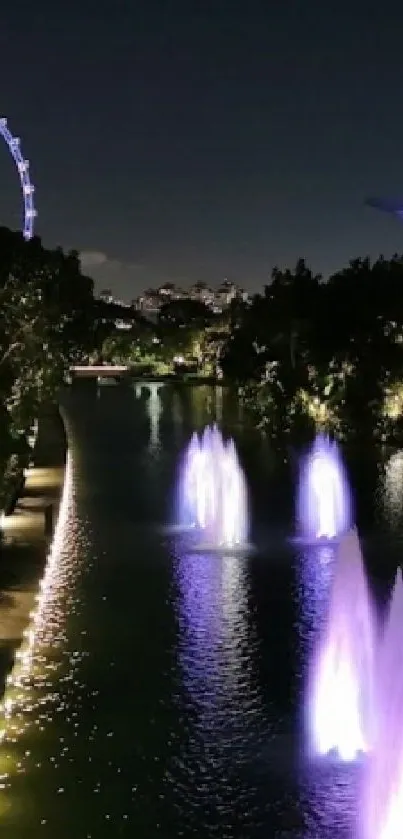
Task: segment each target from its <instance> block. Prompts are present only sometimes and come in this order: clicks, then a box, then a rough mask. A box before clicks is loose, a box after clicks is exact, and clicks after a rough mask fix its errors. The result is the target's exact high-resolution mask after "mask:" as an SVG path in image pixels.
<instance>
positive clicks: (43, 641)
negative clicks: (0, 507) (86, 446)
mask: <svg viewBox="0 0 403 839" xmlns="http://www.w3.org/2000/svg"><path fill="white" fill-rule="evenodd" d="M74 483H75V478H74V463H73V457H72V455H71V453H70V452H69V454H68V457H67V464H66V470H65V481H64V487H63V493H62V498H61V503H60V508H59V517H58V521H57V524H56V528H55V532H54V538H53V543H52V546H51V549H50V552H49V556H48V559H47V563H46V567H45V573H44V576H43V578H42V581H41V583H40V588H39V594H38V595H37V598H36V601H37V604H36V608H35V609H34V611H33V612H32V613H31V622H30V625H29V627H28V629H27V630H26V632H25V633H24V637H25V640H24V643H23V645H22V647H21V649H20V650H19V651H18V653H17V656H16V663H15V666H14V668H13V670H12V672H11V674H10V676H9V677H8V682H7V688H6V693H5V696H4V700H3V704H2V713H3V718H4V724H3V730H2V744H1V751H0V764H1V781H2V785H1V787H2V790H3V793H2V795H3V802H2V808H1V809H2V812H3V811H5V810H8V809H9V811H10V813H9V818H10V822H9V823H8V822H7V824H9V827H10V831H9V833H10V835H11V831H12V829H13V827H15V823H18V824H19V826H20V828H19V829H20V831H21V832H19V833H18V836H20V835H21V836H25V835H26V833H25V832H23V831H24V827H27V823H29V824H30V826H31V829H33V830H35V827H36V825H38V826H39V825H40V824H45V823H46V820H42V821H41V816H43V813H42V814H41V813H40V810H39V807H40V805H39V804H38V802H37V801H34V798H33V797H32V800H31V798H30V795H29V790H28V789H26V788H24V798H23V811H24V815H23V816H22V814H21V812H20V810H19V807H20V802H19V800H18V794H19V793H18V790H19V787H18V786H17V783H18V781H17V779H18V778H19V776H24V775H29V778H30V786H32V785H33V784H34V783H35V775H36V773H38V772H42V771H43V769H42V766H43V763H44V762H45V753H46V746H45V744H46V745H47V746H49V744H50V742H51V741H48V739H47V738H48V737H49V732H48V729H50V727H51V726H52V725H56V724H57V722H58V723H59V724H61V721H62V720H63V721H64V723H65V725H67V726H69V727H71V728H72V729H73V730H74V731H75V734H76V736H77V735H78V733H79V730H80V715H79V713H78V709H79V700H78V697H79V693H80V683H79V681H78V678H77V676H78V672H79V669H80V665H81V662H82V660H83V658H85V656H86V651H85V647H86V641H85V637H84V636H85V635H86V633H85V632H83V633H82V636H83V637H82V638H77V639H76V646H75V647H74V649H72V648H69V646H68V623H69V620H70V619H71V618H72V617H75V616H76V615H78V613H79V611H80V609H81V604H80V601H79V599H78V598H77V577H78V568H79V567H80V566H81V557H82V554H81V552H82V548H83V544H84V542H85V535H84V532H83V531H82V529H81V525H80V523H79V521H78V520H77V518H76V512H75V499H74ZM73 694H74V696H75V699H74V702H72V701H71V698H72V695H73ZM50 748H51V750H52V751H51V753H50V754H49V755H47V756H46V763H47V764H48V766H49V767H52V769H53V773H52V774H54V773H55V772H56V773H57V772H58V771H59V769H60V767H61V766H63V765H64V764H66V763H67V762H68V761H69V749H68V747H67V746H65V743H64V738H62V737H60V739H59V740H58V739H56V740H54V741H53V745H50ZM56 777H57V776H55V778H56ZM36 783H39V784H41V783H42V787H43V780H42V782H41V781H40V779H39V780H38V779H37V781H36ZM53 783H54V781H53ZM47 784H49V776H48V778H47ZM56 784H57V781H56ZM43 791H44V792H45V789H43ZM7 830H8V828H7ZM9 833H8V834H7V835H9ZM12 835H14V834H12ZM15 835H16V836H17V833H16V834H15Z"/></svg>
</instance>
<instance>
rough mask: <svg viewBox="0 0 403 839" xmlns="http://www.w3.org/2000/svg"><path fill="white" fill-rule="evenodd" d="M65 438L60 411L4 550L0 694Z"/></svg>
mask: <svg viewBox="0 0 403 839" xmlns="http://www.w3.org/2000/svg"><path fill="white" fill-rule="evenodd" d="M64 457H65V435H64V428H63V423H62V420H61V418H60V415H59V414H58V412H57V409H56V408H53V409H52V410H51V411H48V412H47V413H44V414H43V415H42V417H41V418H40V421H39V429H38V437H37V441H36V445H35V451H34V466H32V467H31V468H30V469H28V470H27V471H26V479H25V483H24V487H23V489H22V492H21V494H20V497H19V499H18V501H17V504H16V506H15V509H14V512H13V513H12V514H11V515H9V516H6V517H5V519H4V523H3V527H2V530H3V535H2V541H1V545H0V692H1V693H3V690H4V683H5V679H6V676H7V673H8V672H9V670H10V669H11V667H12V664H13V661H14V657H15V652H16V649H17V648H18V647H19V645H20V644H21V641H22V638H23V632H24V630H25V629H26V627H27V625H28V622H29V614H30V612H31V610H32V609H33V607H34V603H35V596H36V593H37V591H38V586H39V581H40V578H41V577H42V574H43V570H44V566H45V561H46V556H47V551H48V545H49V539H50V538H51V534H52V529H53V526H54V522H55V520H56V517H57V509H58V503H59V498H60V493H61V488H62V485H63V475H64Z"/></svg>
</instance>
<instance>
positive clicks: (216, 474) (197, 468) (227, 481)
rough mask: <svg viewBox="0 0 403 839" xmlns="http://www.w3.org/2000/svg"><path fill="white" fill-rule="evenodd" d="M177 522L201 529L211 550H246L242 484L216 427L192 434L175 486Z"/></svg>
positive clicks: (229, 444)
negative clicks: (198, 433) (244, 548)
mask: <svg viewBox="0 0 403 839" xmlns="http://www.w3.org/2000/svg"><path fill="white" fill-rule="evenodd" d="M179 521H180V524H182V525H185V526H186V525H188V526H189V525H190V526H192V525H193V526H194V527H196V528H198V529H199V530H201V531H202V532H203V534H204V536H205V538H206V540H207V542H208V545H209V546H210V547H211V548H217V549H219V548H233V547H246V546H247V539H248V529H249V517H248V500H247V489H246V482H245V477H244V473H243V470H242V467H241V465H240V462H239V458H238V454H237V451H236V448H235V444H234V441H233V440H232V439H229V440H224V438H223V435H222V433H221V431H219V429H218V428H217V427H216V426H212V427H210V426H208V427H206V428H205V429H204V431H203V434H202V435H201V437H199V436H198V435H197V434H194V435H193V436H192V438H191V440H190V443H189V445H188V448H187V450H186V452H185V456H184V461H183V465H182V472H181V476H180V485H179Z"/></svg>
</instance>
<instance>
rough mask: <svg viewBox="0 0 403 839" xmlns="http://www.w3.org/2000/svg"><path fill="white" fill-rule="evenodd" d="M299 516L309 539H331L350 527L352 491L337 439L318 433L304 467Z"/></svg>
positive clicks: (301, 477) (300, 526)
mask: <svg viewBox="0 0 403 839" xmlns="http://www.w3.org/2000/svg"><path fill="white" fill-rule="evenodd" d="M297 507H298V508H297V517H298V524H299V530H300V533H301V535H302V536H303V537H304V538H305V539H308V540H331V539H335V538H336V537H338V536H340V535H341V534H342V533H345V532H346V531H347V530H348V529H349V527H351V492H350V487H349V484H348V480H347V476H346V472H345V469H344V465H343V462H342V459H341V455H340V452H339V449H338V446H337V443H336V442H335V441H333V442H332V441H330V440H329V438H328V437H326V436H324V435H322V434H319V435H318V436H317V437H316V439H315V443H314V445H313V447H312V450H311V451H310V453H309V455H308V457H307V458H305V460H304V462H303V463H302V466H301V472H300V481H299V491H298V505H297Z"/></svg>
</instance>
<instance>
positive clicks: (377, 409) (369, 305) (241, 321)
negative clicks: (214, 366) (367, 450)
mask: <svg viewBox="0 0 403 839" xmlns="http://www.w3.org/2000/svg"><path fill="white" fill-rule="evenodd" d="M220 363H221V365H222V368H223V371H224V373H225V375H226V377H227V378H229V379H231V380H233V381H234V382H236V383H237V385H238V386H239V388H240V393H241V398H242V400H243V402H244V404H245V407H246V408H247V410H248V411H249V412H250V414H251V415H252V416H253V417H254V418H255V421H257V423H258V424H259V425H260V426H261V427H262V428H264V429H267V430H269V431H271V432H272V433H278V434H284V433H285V434H289V433H291V432H293V433H305V432H306V433H311V432H312V429H313V428H314V427H316V426H321V427H322V428H324V429H328V430H330V431H332V432H333V433H336V434H338V435H339V436H341V437H343V438H351V437H358V438H359V439H360V440H363V439H365V438H371V439H374V437H375V438H376V439H378V440H379V441H381V442H385V441H387V440H392V439H393V438H395V439H396V438H400V437H402V434H403V257H401V256H394V257H393V258H392V259H390V260H386V259H384V258H382V257H380V258H379V259H378V260H376V261H375V262H373V263H371V262H370V260H369V259H357V260H354V261H353V262H351V263H350V264H349V266H348V267H347V268H345V269H344V270H342V271H340V272H338V273H337V274H335V275H333V276H332V277H330V278H329V280H328V281H327V282H324V281H323V279H322V277H320V276H318V275H315V274H314V273H313V272H312V271H311V270H310V269H309V268H308V266H307V265H306V264H305V262H304V261H302V260H300V261H299V262H298V264H297V265H296V267H295V269H294V270H293V271H290V270H284V271H280V270H279V269H275V270H274V271H273V273H272V277H271V283H270V284H268V285H267V286H265V288H264V291H263V293H262V294H258V295H256V296H255V297H254V298H253V300H252V302H251V304H250V305H248V306H244V307H243V308H242V309H241V311H240V312H239V316H238V319H237V322H236V323H235V324H234V326H233V329H232V330H231V334H230V335H229V338H228V341H227V343H226V346H225V347H224V350H223V353H222V355H221V360H220Z"/></svg>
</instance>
